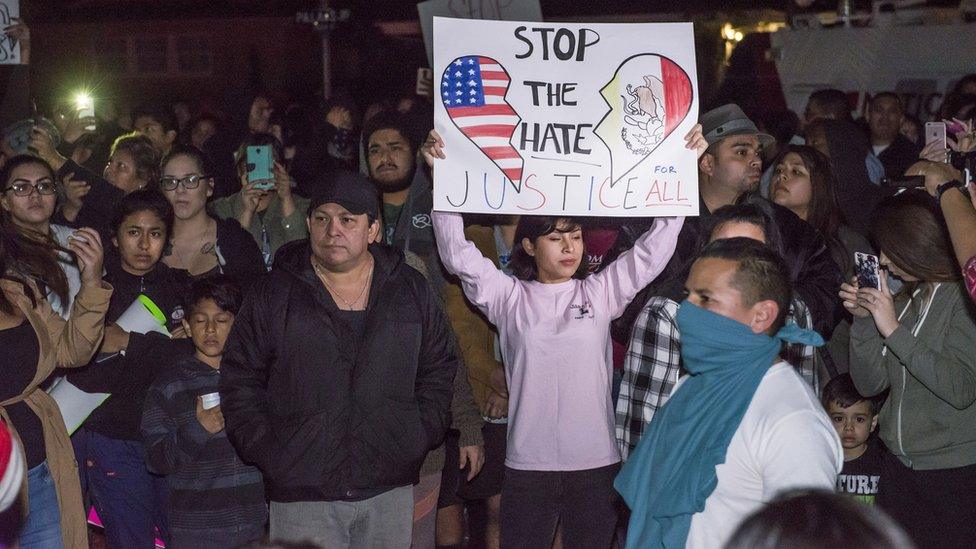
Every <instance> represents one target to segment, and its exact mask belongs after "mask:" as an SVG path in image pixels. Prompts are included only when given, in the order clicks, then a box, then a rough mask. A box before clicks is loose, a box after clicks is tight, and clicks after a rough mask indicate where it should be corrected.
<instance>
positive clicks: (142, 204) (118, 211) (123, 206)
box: [111, 187, 173, 238]
mask: <svg viewBox="0 0 976 549" xmlns="http://www.w3.org/2000/svg"><path fill="white" fill-rule="evenodd" d="M145 211H149V212H152V213H154V214H156V216H157V217H159V219H160V220H162V222H163V225H164V226H165V227H166V237H167V238H169V236H170V235H172V234H173V206H172V204H170V203H169V200H166V197H165V196H163V193H161V192H159V190H157V189H155V188H148V187H147V188H145V189H139V190H138V191H133V192H131V193H129V194H127V195H125V197H123V198H122V201H121V202H119V204H118V206H116V207H115V215H114V216H112V224H111V228H112V234H116V233H118V232H119V227H121V226H122V223H123V222H124V221H125V218H127V217H129V216H130V215H132V214H134V213H136V212H145Z"/></svg>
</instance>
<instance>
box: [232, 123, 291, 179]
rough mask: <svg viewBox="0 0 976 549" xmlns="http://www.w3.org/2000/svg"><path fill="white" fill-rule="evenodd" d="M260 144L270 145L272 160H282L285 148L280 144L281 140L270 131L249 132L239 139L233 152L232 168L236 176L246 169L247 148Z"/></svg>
mask: <svg viewBox="0 0 976 549" xmlns="http://www.w3.org/2000/svg"><path fill="white" fill-rule="evenodd" d="M261 145H271V156H272V158H273V159H274V160H276V161H278V162H282V159H284V157H285V150H284V148H282V146H281V141H278V138H277V137H275V136H273V135H271V134H270V133H249V134H247V137H245V138H244V140H243V141H241V146H240V147H237V151H235V152H234V170H235V172H234V173H236V174H237V175H238V176H240V175H241V174H242V173H245V172H246V171H247V148H248V147H257V146H261Z"/></svg>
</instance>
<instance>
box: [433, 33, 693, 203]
mask: <svg viewBox="0 0 976 549" xmlns="http://www.w3.org/2000/svg"><path fill="white" fill-rule="evenodd" d="M434 43H435V51H434V77H435V86H434V88H435V90H437V91H436V93H437V94H438V98H437V100H435V101H434V109H435V110H434V113H435V114H434V127H435V129H436V130H437V131H438V132H439V133H440V135H441V136H442V137H443V139H444V142H445V152H446V153H447V160H443V161H439V162H438V163H437V165H436V170H435V173H434V178H435V180H434V208H435V209H437V210H447V211H461V212H479V213H499V214H537V215H590V216H662V215H697V214H698V171H697V162H696V155H695V153H694V151H690V150H688V149H686V148H685V146H684V144H685V142H684V139H683V138H684V135H685V134H686V133H687V132H688V131H689V130H690V129H691V128H692V127H693V126H694V125H695V123H696V120H697V118H698V84H697V81H696V78H695V74H696V70H695V49H694V41H693V35H692V25H691V24H690V23H658V24H570V23H523V22H507V21H473V20H464V19H448V18H442V17H437V18H435V19H434Z"/></svg>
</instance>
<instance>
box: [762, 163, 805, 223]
mask: <svg viewBox="0 0 976 549" xmlns="http://www.w3.org/2000/svg"><path fill="white" fill-rule="evenodd" d="M769 191H770V193H769V194H770V198H771V199H772V201H773V202H775V203H777V204H779V205H780V206H783V207H784V208H788V209H789V210H791V211H792V212H793V213H795V214H796V215H798V216H799V217H800V219H804V220H806V218H807V213H808V211H809V209H810V201H811V200H812V199H813V187H812V185H811V184H810V170H808V169H807V167H806V164H804V163H803V159H802V158H800V155H798V154H796V153H789V154H787V155H786V156H784V157H783V160H781V161H780V163H779V165H777V166H776V171H775V172H774V174H773V180H772V185H771V187H770V189H769Z"/></svg>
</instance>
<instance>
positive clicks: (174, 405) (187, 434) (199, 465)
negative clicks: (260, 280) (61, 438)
mask: <svg viewBox="0 0 976 549" xmlns="http://www.w3.org/2000/svg"><path fill="white" fill-rule="evenodd" d="M240 305H241V292H240V289H239V288H237V286H235V285H234V283H233V282H231V281H230V280H229V279H227V278H226V277H224V276H216V277H210V278H206V279H202V280H199V281H197V282H195V283H194V284H193V286H192V287H191V289H190V291H189V295H188V300H187V303H186V304H185V306H184V310H185V311H186V316H185V317H184V319H183V326H184V328H185V329H186V332H187V333H188V334H189V335H190V337H191V338H192V340H193V345H194V347H196V353H195V354H194V356H192V357H190V358H186V359H184V360H183V361H181V362H179V363H178V364H177V365H176V366H175V367H174V368H172V369H170V370H168V371H167V372H165V373H164V374H162V375H160V376H159V377H158V378H157V379H156V380H155V381H154V382H153V385H152V387H151V388H150V389H149V393H148V395H147V397H146V404H145V410H144V412H143V416H142V435H143V440H144V443H145V445H146V452H147V457H146V462H147V464H148V466H149V469H150V471H152V472H154V473H157V474H161V475H166V481H167V484H168V486H169V490H170V492H169V501H168V504H167V516H168V520H169V526H170V533H171V536H172V540H171V547H174V548H175V549H180V548H181V547H193V548H218V547H228V548H229V547H238V546H241V545H245V544H247V543H249V542H252V541H256V540H259V539H261V537H262V536H263V535H264V526H265V523H266V522H267V519H268V507H267V503H266V502H265V498H264V483H263V480H262V477H261V472H260V471H259V470H258V469H257V468H256V467H253V466H251V465H245V464H244V463H243V462H242V461H241V459H240V458H239V457H238V455H237V452H236V451H235V450H234V447H233V446H231V444H230V441H229V440H228V439H227V435H226V433H225V431H224V418H223V415H222V414H221V411H220V404H219V402H220V400H219V398H220V397H219V394H218V393H217V386H218V383H219V380H220V360H221V357H222V356H223V352H224V344H225V343H226V341H227V335H228V334H229V333H230V329H231V327H232V326H233V325H234V316H235V315H236V314H237V311H238V309H239V308H240Z"/></svg>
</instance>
